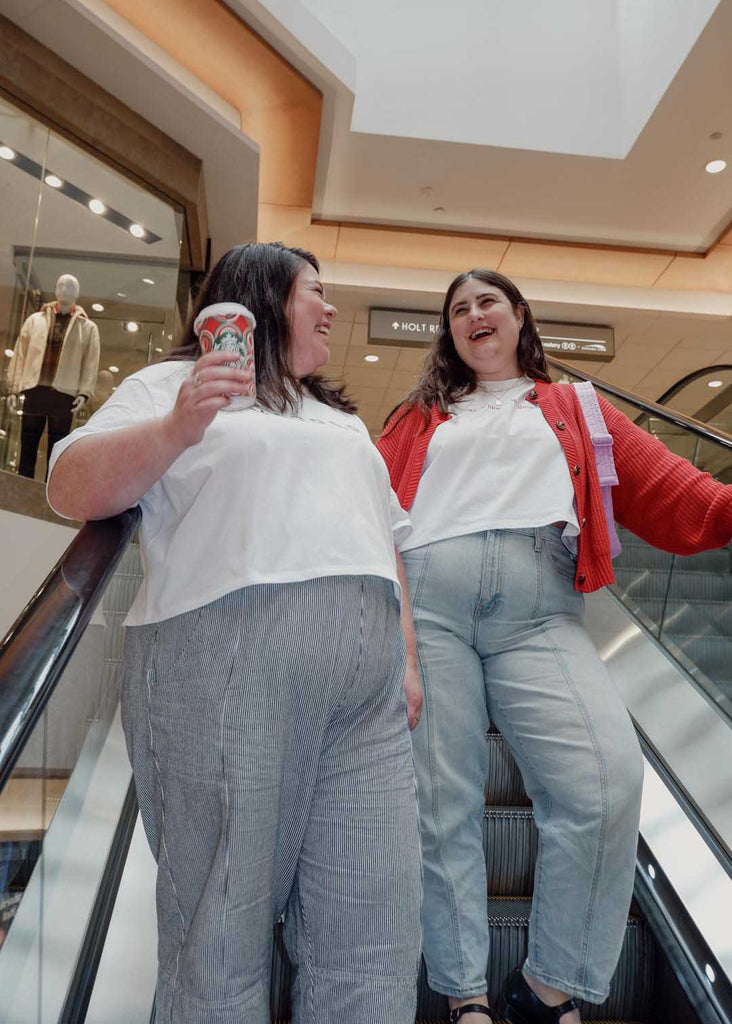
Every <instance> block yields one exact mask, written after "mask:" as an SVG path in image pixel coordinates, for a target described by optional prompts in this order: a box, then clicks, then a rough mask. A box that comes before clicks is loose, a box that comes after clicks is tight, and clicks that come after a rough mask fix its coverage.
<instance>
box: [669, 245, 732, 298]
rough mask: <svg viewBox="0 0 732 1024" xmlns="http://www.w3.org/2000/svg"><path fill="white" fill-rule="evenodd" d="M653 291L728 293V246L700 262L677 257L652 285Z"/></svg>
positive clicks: (731, 249) (731, 260)
mask: <svg viewBox="0 0 732 1024" xmlns="http://www.w3.org/2000/svg"><path fill="white" fill-rule="evenodd" d="M656 287H657V288H673V289H678V290H685V291H702V292H732V246H730V245H720V246H718V247H717V248H716V249H714V250H713V251H712V252H710V253H709V255H708V256H705V257H704V258H703V259H700V258H699V257H694V256H677V257H676V258H675V259H674V261H673V263H672V264H671V266H670V267H668V269H667V270H666V271H665V273H663V274H661V276H660V277H659V279H658V280H657V281H656Z"/></svg>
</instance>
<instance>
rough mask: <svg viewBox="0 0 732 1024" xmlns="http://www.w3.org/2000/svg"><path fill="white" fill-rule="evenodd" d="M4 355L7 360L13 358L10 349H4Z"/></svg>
mask: <svg viewBox="0 0 732 1024" xmlns="http://www.w3.org/2000/svg"><path fill="white" fill-rule="evenodd" d="M5 355H6V356H7V357H8V359H11V358H12V356H13V350H12V348H6V349H5Z"/></svg>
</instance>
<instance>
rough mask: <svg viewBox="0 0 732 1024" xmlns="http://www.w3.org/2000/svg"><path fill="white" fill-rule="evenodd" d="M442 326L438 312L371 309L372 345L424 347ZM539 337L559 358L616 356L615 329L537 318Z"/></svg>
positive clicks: (597, 358)
mask: <svg viewBox="0 0 732 1024" xmlns="http://www.w3.org/2000/svg"><path fill="white" fill-rule="evenodd" d="M439 326H440V315H439V313H426V312H420V311H417V310H414V309H370V310H369V344H371V345H403V346H408V347H411V348H424V347H426V346H427V345H429V344H430V343H431V341H432V340H433V338H434V337H435V336H436V334H437V332H438V330H439ZM536 326H537V329H538V331H539V337H540V338H541V341H542V344H543V346H544V351H545V352H546V353H547V355H551V356H556V357H557V358H558V359H561V358H562V357H564V358H565V359H596V360H597V361H598V362H609V361H610V360H611V359H612V358H613V357H614V355H615V331H614V330H613V328H612V327H598V326H595V325H593V324H565V323H553V322H551V321H548V320H542V321H537V324H536Z"/></svg>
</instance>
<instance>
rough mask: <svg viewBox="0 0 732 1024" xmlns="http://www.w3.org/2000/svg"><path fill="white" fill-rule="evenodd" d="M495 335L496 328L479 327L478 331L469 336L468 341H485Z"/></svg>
mask: <svg viewBox="0 0 732 1024" xmlns="http://www.w3.org/2000/svg"><path fill="white" fill-rule="evenodd" d="M495 333H496V329H495V327H479V328H478V330H477V331H473V333H472V334H469V335H468V340H469V341H483V340H484V339H485V338H490V337H491V336H492V335H493V334H495Z"/></svg>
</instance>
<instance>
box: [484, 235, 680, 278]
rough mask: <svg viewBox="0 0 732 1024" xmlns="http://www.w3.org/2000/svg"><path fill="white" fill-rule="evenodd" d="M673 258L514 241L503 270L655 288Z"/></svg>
mask: <svg viewBox="0 0 732 1024" xmlns="http://www.w3.org/2000/svg"><path fill="white" fill-rule="evenodd" d="M673 257H674V254H673V253H653V252H642V251H634V250H632V249H630V250H625V249H610V248H607V249H594V248H592V247H591V246H573V245H561V244H547V243H543V244H542V243H541V242H520V241H512V242H511V244H510V246H509V247H508V252H507V253H506V255H505V257H504V259H503V261H502V263H501V265H500V268H499V269H500V271H501V273H502V274H506V276H507V277H534V278H540V279H542V280H552V281H581V282H592V283H601V284H612V285H632V286H635V287H640V288H651V287H653V285H654V283H655V281H656V280H657V278H658V277H659V275H660V274H662V273H663V271H664V270H665V269H666V267H667V266H668V265H669V263H670V262H671V261H672V259H673Z"/></svg>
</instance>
